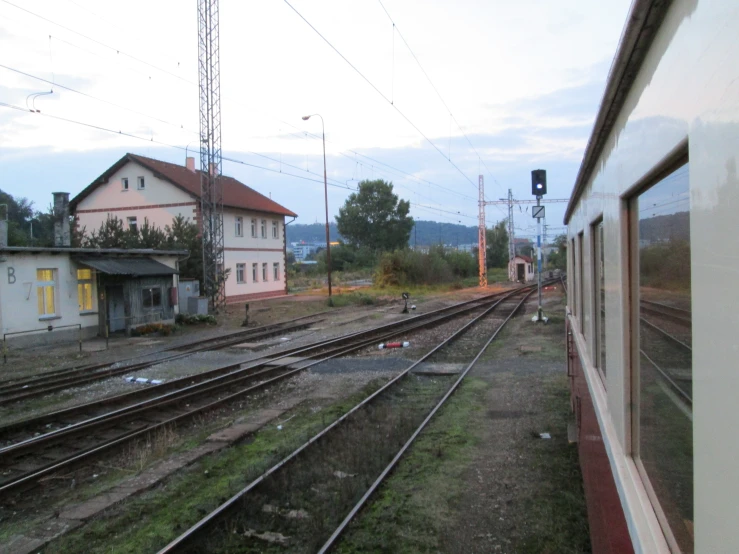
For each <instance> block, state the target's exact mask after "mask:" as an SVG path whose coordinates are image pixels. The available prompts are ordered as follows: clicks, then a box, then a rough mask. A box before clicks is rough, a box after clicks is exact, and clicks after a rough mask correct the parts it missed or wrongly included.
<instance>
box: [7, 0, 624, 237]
mask: <svg viewBox="0 0 739 554" xmlns="http://www.w3.org/2000/svg"><path fill="white" fill-rule="evenodd" d="M629 5H630V2H629V1H628V0H608V1H607V2H593V1H592V0H559V1H557V2H550V1H547V0H518V1H516V2H511V1H509V0H460V1H458V2H448V1H446V0H382V1H378V0H353V1H351V2H347V1H346V0H344V1H340V0H320V1H315V0H313V1H309V0H287V1H286V0H251V1H249V2H241V1H238V0H220V65H221V80H220V83H221V110H222V121H221V123H222V143H223V150H224V156H225V157H227V158H229V160H237V161H238V162H236V161H224V164H223V172H224V174H227V175H232V176H234V177H236V178H237V179H239V180H241V181H242V182H243V183H245V184H247V185H248V186H250V187H252V188H254V189H256V190H257V191H259V192H261V193H262V194H264V195H267V196H271V197H272V198H273V199H274V200H275V201H277V202H279V203H280V204H282V205H284V206H286V207H287V208H289V209H291V210H293V211H295V212H297V213H298V214H299V218H298V220H297V223H314V222H316V221H323V220H324V197H323V174H322V173H323V155H322V153H323V151H322V141H321V134H322V132H323V129H322V124H321V119H320V118H318V117H312V118H311V119H309V120H308V121H303V120H302V118H301V116H304V115H311V114H320V115H321V116H322V118H323V122H324V124H325V137H326V165H327V173H328V182H329V187H328V202H329V215H330V217H331V218H333V216H334V215H336V214H337V213H338V209H339V207H340V206H342V205H343V203H344V201H345V200H346V198H347V197H348V196H349V194H351V192H352V191H353V190H356V187H357V184H358V182H359V181H361V180H363V179H384V180H386V181H391V182H392V183H393V185H394V190H395V192H396V193H397V194H398V195H399V196H400V197H401V198H403V199H406V200H409V201H410V202H411V215H413V216H414V217H415V218H416V219H424V220H435V221H443V222H449V223H458V222H459V223H462V224H465V225H476V224H477V217H478V206H477V200H478V175H482V176H483V180H484V187H485V197H486V199H487V200H489V201H497V200H499V199H500V198H503V197H506V196H507V191H508V189H509V188H510V189H512V190H513V195H514V197H515V198H518V199H527V200H528V199H530V198H531V194H530V193H531V188H530V180H531V177H530V175H531V170H532V169H537V168H542V169H546V170H547V177H548V188H549V190H548V198H551V199H565V198H568V196H569V194H570V192H571V190H572V186H573V184H574V180H575V177H576V175H577V171H578V169H579V165H580V161H581V159H582V156H583V153H584V149H585V146H586V144H587V141H588V138H589V136H590V132H591V130H592V126H593V122H594V119H595V116H596V113H597V110H598V106H599V103H600V99H601V97H602V94H603V90H604V87H605V82H606V78H607V75H608V71H609V68H610V65H611V62H612V60H613V57H614V55H615V52H616V48H617V46H618V41H619V38H620V35H621V32H622V29H623V26H624V23H625V21H626V17H627V13H628V10H629ZM319 33H320V34H319ZM197 39H198V37H197V2H196V0H189V1H187V2H184V1H182V0H179V1H175V0H155V1H152V0H148V1H146V2H144V1H141V0H127V1H126V2H111V1H108V0H98V1H97V2H94V1H92V0H0V189H2V190H3V191H5V192H8V193H10V194H12V195H14V196H22V197H27V198H29V199H30V200H32V201H33V202H34V205H35V207H36V208H37V209H39V210H45V209H46V208H47V207H48V206H49V204H50V202H51V193H52V192H54V191H67V192H70V193H71V194H72V196H74V195H75V194H77V193H78V192H80V191H81V190H82V189H83V188H84V187H85V186H87V185H88V184H90V182H92V181H93V180H94V179H95V178H96V177H97V176H98V175H100V174H101V173H103V172H104V171H105V170H106V169H107V168H108V167H109V166H110V165H112V164H113V163H114V162H115V161H116V160H118V159H119V158H120V157H121V156H122V155H124V154H125V153H126V152H132V153H137V154H141V155H145V156H150V157H154V158H158V159H162V160H165V161H169V162H172V163H181V164H184V163H185V156H186V150H187V151H188V152H190V155H192V153H191V152H192V149H197V148H198V125H199V94H198V86H197V80H198V41H197ZM50 91H53V92H52V93H51V94H48V93H49V92H50ZM39 93H47V94H39ZM3 104H6V105H11V106H14V108H11V107H8V106H5V105H3ZM16 108H19V109H16ZM29 110H36V111H34V112H31V111H29ZM195 155H196V158H197V154H195ZM565 206H566V204H564V203H556V204H550V205H548V206H547V224H548V225H550V226H551V231H552V232H553V233H555V234H556V233H557V232H558V231H561V230H562V227H561V226H562V218H563V216H564V210H565ZM526 208H527V206H525V205H524V206H521V207H520V208H519V207H516V208H515V210H514V212H515V215H514V221H515V227H516V234H517V235H518V236H526V235H532V234H534V233H535V231H534V229H535V226H534V225H533V223H534V220H533V219H531V215H530V208H529V210H528V211H526ZM506 215H507V212H506V210H505V207H504V206H500V205H488V206H487V207H486V221H487V224H488V225H493V224H495V222H496V221H498V220H500V219H502V218H504V217H506Z"/></svg>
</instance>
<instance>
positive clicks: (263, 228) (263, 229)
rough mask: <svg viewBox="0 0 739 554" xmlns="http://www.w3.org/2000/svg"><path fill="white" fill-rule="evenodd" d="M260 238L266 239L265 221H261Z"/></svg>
mask: <svg viewBox="0 0 739 554" xmlns="http://www.w3.org/2000/svg"><path fill="white" fill-rule="evenodd" d="M260 227H261V236H262V238H263V239H266V238H267V220H266V219H263V220H262V224H261V226H260Z"/></svg>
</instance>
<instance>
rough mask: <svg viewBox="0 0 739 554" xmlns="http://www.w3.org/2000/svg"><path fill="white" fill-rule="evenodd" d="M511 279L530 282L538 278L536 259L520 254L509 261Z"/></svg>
mask: <svg viewBox="0 0 739 554" xmlns="http://www.w3.org/2000/svg"><path fill="white" fill-rule="evenodd" d="M508 275H510V280H511V281H515V282H517V283H528V282H529V281H533V280H534V279H535V278H536V271H535V269H534V260H532V259H531V258H529V257H528V256H523V255H518V256H516V257H515V258H513V259H512V260H511V261H510V262H509V263H508Z"/></svg>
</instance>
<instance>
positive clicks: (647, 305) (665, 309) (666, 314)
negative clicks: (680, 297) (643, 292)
mask: <svg viewBox="0 0 739 554" xmlns="http://www.w3.org/2000/svg"><path fill="white" fill-rule="evenodd" d="M639 303H640V304H641V311H642V312H643V313H647V314H652V315H656V316H659V317H661V318H663V319H668V320H670V321H673V322H675V323H678V324H680V325H683V326H686V327H690V326H691V325H692V317H691V313H690V312H689V311H688V310H682V309H680V308H675V307H674V306H668V305H667V304H663V303H661V302H652V301H650V300H643V299H642V300H640V301H639Z"/></svg>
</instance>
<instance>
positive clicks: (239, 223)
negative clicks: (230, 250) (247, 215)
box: [234, 215, 244, 237]
mask: <svg viewBox="0 0 739 554" xmlns="http://www.w3.org/2000/svg"><path fill="white" fill-rule="evenodd" d="M234 235H235V236H237V237H243V236H244V218H243V217H241V216H240V215H237V216H236V218H235V219H234Z"/></svg>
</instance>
